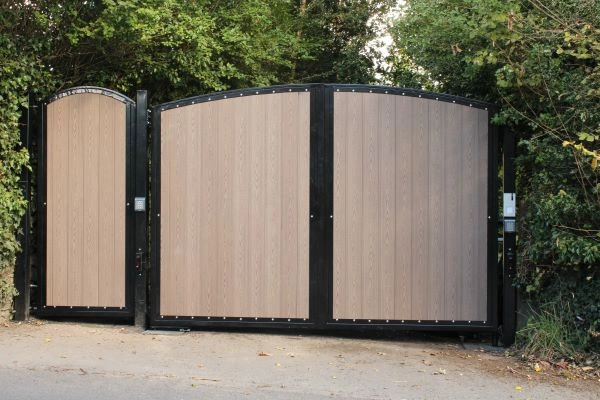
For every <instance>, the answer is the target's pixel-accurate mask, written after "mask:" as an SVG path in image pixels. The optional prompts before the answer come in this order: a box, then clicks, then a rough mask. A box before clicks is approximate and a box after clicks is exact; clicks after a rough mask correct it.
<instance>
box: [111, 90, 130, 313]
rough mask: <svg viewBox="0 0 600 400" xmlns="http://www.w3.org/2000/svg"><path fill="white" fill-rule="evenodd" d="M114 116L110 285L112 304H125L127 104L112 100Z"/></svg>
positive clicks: (117, 305)
mask: <svg viewBox="0 0 600 400" xmlns="http://www.w3.org/2000/svg"><path fill="white" fill-rule="evenodd" d="M111 115H112V117H113V118H114V119H115V125H114V127H115V128H114V143H115V148H114V164H115V171H114V174H115V175H114V182H115V184H114V199H115V200H114V204H115V233H114V243H115V247H114V248H115V258H114V261H113V264H112V267H113V281H112V282H110V286H111V287H112V288H113V298H112V299H111V304H110V305H111V306H113V307H123V306H125V216H126V201H127V200H126V192H125V191H126V177H127V175H126V170H127V168H126V165H127V159H126V155H127V154H126V150H127V147H126V138H125V131H126V123H127V121H126V114H125V105H124V104H122V103H120V102H117V101H114V100H113V101H112V113H111Z"/></svg>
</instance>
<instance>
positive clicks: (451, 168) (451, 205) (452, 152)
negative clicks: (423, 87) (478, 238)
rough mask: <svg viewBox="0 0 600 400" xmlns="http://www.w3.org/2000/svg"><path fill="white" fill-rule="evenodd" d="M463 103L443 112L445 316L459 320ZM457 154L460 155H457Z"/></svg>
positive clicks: (460, 309) (460, 305)
mask: <svg viewBox="0 0 600 400" xmlns="http://www.w3.org/2000/svg"><path fill="white" fill-rule="evenodd" d="M462 107H463V106H459V105H452V107H451V108H450V110H449V111H448V114H447V115H446V126H447V133H446V141H445V143H446V156H445V159H444V175H445V180H446V207H445V221H446V224H445V229H444V236H445V237H446V243H445V246H444V254H445V260H444V265H445V270H444V276H445V281H444V282H445V288H444V293H445V297H444V303H445V304H446V312H445V315H446V318H447V319H449V320H458V319H461V315H462V301H461V298H462V284H463V281H462V272H461V269H462V243H463V237H462V232H461V224H462V182H463V174H462V147H463V145H462V140H463V138H462V137H463V135H462V117H461V108H462ZM457 155H461V156H460V157H459V156H457Z"/></svg>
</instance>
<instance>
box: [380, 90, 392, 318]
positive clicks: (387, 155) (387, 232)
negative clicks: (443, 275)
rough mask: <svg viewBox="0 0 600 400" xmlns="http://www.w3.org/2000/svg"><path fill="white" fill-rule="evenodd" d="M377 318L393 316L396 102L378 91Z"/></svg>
mask: <svg viewBox="0 0 600 400" xmlns="http://www.w3.org/2000/svg"><path fill="white" fill-rule="evenodd" d="M378 101H379V104H378V108H379V129H378V131H379V192H380V193H381V195H380V204H379V229H380V232H379V249H380V250H379V251H380V267H379V310H380V311H379V318H382V319H393V318H394V307H395V304H394V303H395V299H394V295H395V287H394V284H395V275H396V274H395V270H396V179H395V178H396V102H395V98H394V97H393V96H386V95H379V96H378Z"/></svg>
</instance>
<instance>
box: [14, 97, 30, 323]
mask: <svg viewBox="0 0 600 400" xmlns="http://www.w3.org/2000/svg"><path fill="white" fill-rule="evenodd" d="M32 106H33V102H32V101H31V95H30V96H29V104H28V107H27V110H24V111H23V114H22V115H21V120H20V121H19V128H20V130H21V145H22V146H23V147H25V148H26V149H28V150H31V146H30V144H31V143H30V139H31V138H30V132H31V122H32V118H31V107H32ZM21 184H22V185H23V196H24V197H25V199H26V200H27V208H26V210H25V215H23V219H22V220H21V230H22V231H23V232H22V234H21V237H20V239H21V240H20V242H21V252H20V253H19V255H18V256H17V262H16V264H15V275H14V283H15V288H16V289H17V291H18V292H19V294H18V296H16V297H15V299H14V311H15V314H14V319H15V320H16V321H24V320H26V319H28V318H29V306H30V299H31V292H30V285H31V266H30V262H29V255H30V232H29V230H30V229H29V228H30V225H29V224H30V216H31V212H30V210H31V208H30V200H31V198H30V197H31V196H30V173H29V169H28V168H23V171H22V172H21Z"/></svg>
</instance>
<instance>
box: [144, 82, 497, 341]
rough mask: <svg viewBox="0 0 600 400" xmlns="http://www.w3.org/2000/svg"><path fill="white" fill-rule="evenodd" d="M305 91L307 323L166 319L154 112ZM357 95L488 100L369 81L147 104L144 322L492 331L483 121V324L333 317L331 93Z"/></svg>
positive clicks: (493, 250)
mask: <svg viewBox="0 0 600 400" xmlns="http://www.w3.org/2000/svg"><path fill="white" fill-rule="evenodd" d="M288 91H289V92H297V91H306V92H310V94H311V99H310V231H309V232H310V233H309V275H310V286H309V291H310V295H309V316H310V318H309V319H308V320H304V319H293V318H290V319H288V318H248V317H235V316H225V317H223V316H220V317H215V316H211V317H208V316H169V315H161V313H160V309H159V305H160V123H161V111H165V110H168V109H172V108H178V107H184V106H187V105H192V104H197V103H202V102H207V101H218V100H223V99H230V98H233V97H241V96H248V95H262V94H271V93H282V92H288ZM336 91H339V92H353V91H355V92H363V93H383V94H390V95H399V96H409V97H421V98H426V99H432V100H439V101H444V102H450V103H456V104H460V105H465V106H469V107H476V108H480V109H485V110H487V111H488V120H490V119H491V117H492V115H493V113H494V109H493V107H492V105H491V104H488V103H485V102H481V101H476V100H471V99H467V98H463V97H458V96H451V95H446V94H438V93H431V92H425V91H420V90H415V89H404V88H396V87H385V86H369V85H339V84H306V85H284V86H273V87H266V88H252V89H244V90H232V91H227V92H220V93H213V94H207V95H202V96H196V97H191V98H186V99H183V100H179V101H174V102H169V103H165V104H161V105H159V106H157V107H155V108H154V109H153V124H152V125H153V151H152V185H153V193H154V196H153V200H152V211H151V215H152V217H153V218H154V222H153V223H152V224H151V225H152V251H151V276H150V279H151V287H152V290H151V298H152V301H151V306H150V321H149V323H150V326H151V327H154V328H158V327H170V328H182V327H183V328H191V327H242V326H246V327H248V326H253V327H257V328H262V327H271V328H296V329H297V328H312V329H315V328H317V329H343V328H350V327H351V328H357V327H359V328H361V329H378V330H381V329H394V330H399V329H402V330H440V331H460V332H465V331H477V332H492V333H496V332H497V329H498V283H499V281H498V280H499V271H498V265H497V236H496V226H497V224H498V201H497V190H498V179H497V177H498V174H497V172H498V170H497V163H498V129H497V128H496V127H495V126H493V125H491V124H489V129H488V131H489V135H490V136H489V141H488V221H487V222H488V223H487V231H488V233H487V255H488V257H487V262H488V266H487V267H488V271H487V272H488V282H487V289H488V293H487V314H488V319H487V320H486V321H458V320H456V321H443V320H439V321H433V320H432V321H429V320H362V319H344V320H334V319H333V304H332V301H333V299H332V296H331V294H332V293H333V156H334V153H333V128H334V126H333V110H334V109H333V107H334V104H333V93H334V92H336Z"/></svg>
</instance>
